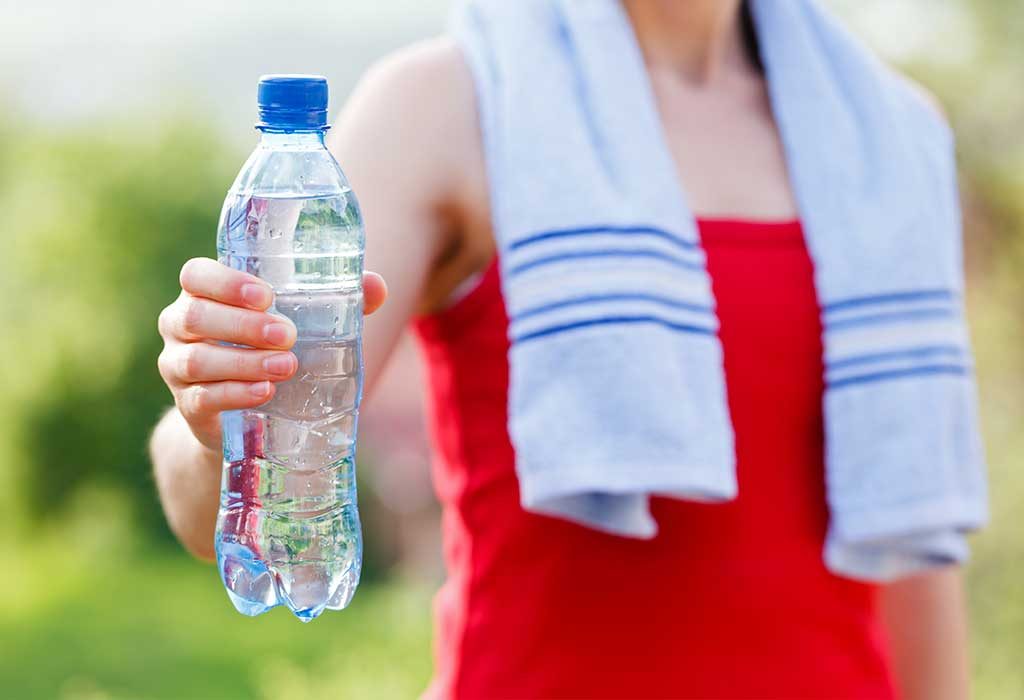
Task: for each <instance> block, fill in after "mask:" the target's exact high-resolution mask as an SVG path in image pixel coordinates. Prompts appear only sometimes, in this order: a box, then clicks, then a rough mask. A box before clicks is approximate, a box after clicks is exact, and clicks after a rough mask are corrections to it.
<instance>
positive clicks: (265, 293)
mask: <svg viewBox="0 0 1024 700" xmlns="http://www.w3.org/2000/svg"><path fill="white" fill-rule="evenodd" d="M242 299H243V300H244V301H245V303H246V304H248V305H249V306H255V307H256V308H264V307H266V306H268V305H269V304H270V290H269V289H267V288H266V287H264V286H263V285H262V284H243V285H242Z"/></svg>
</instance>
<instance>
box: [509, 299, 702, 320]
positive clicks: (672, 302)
mask: <svg viewBox="0 0 1024 700" xmlns="http://www.w3.org/2000/svg"><path fill="white" fill-rule="evenodd" d="M608 301H649V302H653V303H655V304H661V305H662V306H667V307H668V308H671V309H679V310H681V311H692V312H694V313H699V314H708V315H714V313H715V310H714V309H713V308H712V307H711V306H709V305H707V304H695V303H692V302H686V301H680V300H678V299H672V298H670V297H664V296H659V295H657V294H643V293H620V294H588V295H586V296H580V297H573V298H571V299H565V300H564V301H554V302H551V303H550V304H542V305H540V306H535V307H533V308H530V309H526V310H525V311H522V312H520V313H518V314H516V315H515V317H514V318H513V319H512V320H513V321H521V320H523V319H525V318H530V317H531V316H536V315H537V314H542V313H546V312H548V311H555V310H557V309H564V308H566V307H569V306H580V305H584V304H596V303H601V302H608Z"/></svg>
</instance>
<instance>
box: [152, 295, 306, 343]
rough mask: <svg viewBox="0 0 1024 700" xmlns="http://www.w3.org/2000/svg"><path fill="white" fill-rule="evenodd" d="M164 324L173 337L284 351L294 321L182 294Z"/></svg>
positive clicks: (291, 339) (292, 336) (291, 337)
mask: <svg viewBox="0 0 1024 700" xmlns="http://www.w3.org/2000/svg"><path fill="white" fill-rule="evenodd" d="M175 305H176V307H177V308H176V309H175V310H174V312H173V313H171V314H170V315H169V317H168V320H166V321H164V323H165V324H166V325H167V326H169V328H168V329H167V330H169V331H170V334H171V335H172V336H174V337H176V338H179V339H181V340H184V341H186V342H191V341H195V340H219V341H223V342H226V343H235V344H237V345H248V346H249V347H253V348H266V349H268V350H272V349H277V350H287V349H288V348H290V347H291V346H292V345H294V344H295V337H296V331H295V324H293V323H292V322H291V320H290V319H288V318H286V317H284V316H274V315H271V314H267V313H263V312H260V311H251V310H249V309H239V308H237V307H235V306H228V305H227V304H221V303H219V302H216V301H211V300H209V299H203V298H200V297H193V296H188V295H182V297H181V298H180V299H179V300H178V301H177V302H175Z"/></svg>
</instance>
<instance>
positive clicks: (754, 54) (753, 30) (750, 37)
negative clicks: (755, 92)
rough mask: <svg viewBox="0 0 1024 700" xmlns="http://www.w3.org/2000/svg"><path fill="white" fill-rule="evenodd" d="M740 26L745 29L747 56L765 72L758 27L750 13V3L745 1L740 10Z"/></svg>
mask: <svg viewBox="0 0 1024 700" xmlns="http://www.w3.org/2000/svg"><path fill="white" fill-rule="evenodd" d="M740 27H741V29H742V31H743V46H744V47H745V48H746V50H747V58H749V59H750V62H751V63H752V64H753V65H754V67H755V68H757V70H758V71H759V72H761V73H764V63H762V62H761V46H760V44H758V42H757V27H756V26H754V16H753V15H751V14H750V3H749V2H748V1H747V0H744V2H743V8H742V9H741V10H740Z"/></svg>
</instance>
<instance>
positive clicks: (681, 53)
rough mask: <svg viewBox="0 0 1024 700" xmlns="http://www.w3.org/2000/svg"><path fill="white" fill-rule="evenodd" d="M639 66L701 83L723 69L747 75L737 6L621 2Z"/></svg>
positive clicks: (731, 0) (673, 0)
mask: <svg viewBox="0 0 1024 700" xmlns="http://www.w3.org/2000/svg"><path fill="white" fill-rule="evenodd" d="M622 4H623V6H624V7H625V9H626V13H627V14H628V15H629V19H630V22H632V24H633V31H634V32H635V33H636V37H637V41H638V42H639V44H640V49H641V50H642V51H643V54H644V60H645V61H646V62H647V63H648V64H649V65H651V66H656V67H659V68H666V69H669V70H672V71H673V72H675V73H678V74H679V75H681V76H682V77H683V78H685V79H686V80H689V81H691V82H695V83H706V82H709V81H711V80H713V79H714V78H715V77H716V76H717V75H719V74H720V73H721V72H722V71H723V69H728V68H737V67H739V68H742V69H744V70H749V69H750V68H751V60H750V57H749V56H748V55H747V49H746V47H745V42H744V37H743V23H742V21H741V19H742V18H741V12H740V11H741V9H742V5H743V0H622Z"/></svg>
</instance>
